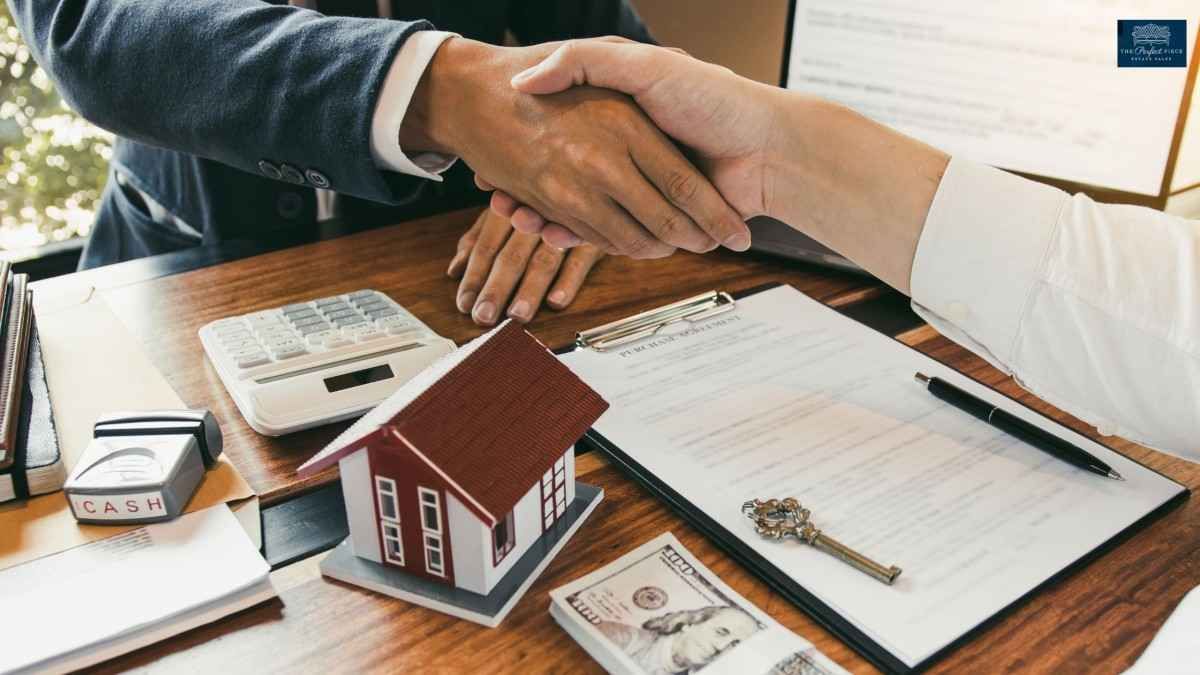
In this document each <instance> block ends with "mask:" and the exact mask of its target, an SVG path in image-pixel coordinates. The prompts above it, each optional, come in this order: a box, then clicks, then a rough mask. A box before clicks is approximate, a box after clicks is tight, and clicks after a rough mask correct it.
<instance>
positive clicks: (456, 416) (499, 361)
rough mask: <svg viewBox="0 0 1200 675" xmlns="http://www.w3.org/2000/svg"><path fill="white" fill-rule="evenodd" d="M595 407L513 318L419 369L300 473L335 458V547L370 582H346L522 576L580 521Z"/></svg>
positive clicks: (423, 582) (596, 401)
mask: <svg viewBox="0 0 1200 675" xmlns="http://www.w3.org/2000/svg"><path fill="white" fill-rule="evenodd" d="M606 408H607V404H606V403H605V402H604V401H603V399H601V398H600V396H599V395H598V394H597V393H596V392H594V391H592V389H591V388H589V387H588V386H587V385H586V384H584V383H583V382H582V381H581V380H580V379H579V378H578V377H576V376H575V374H574V373H572V372H571V371H570V370H569V369H568V368H567V367H566V366H564V365H563V364H562V363H561V362H560V361H559V360H558V359H557V358H556V357H555V356H554V355H553V354H551V353H550V352H549V351H548V350H547V349H546V348H545V347H544V346H543V345H542V344H541V343H540V342H538V341H537V340H536V339H534V338H533V337H532V336H531V335H529V334H528V333H526V332H525V331H524V329H522V328H521V327H520V326H519V325H518V324H516V323H511V322H510V323H506V324H504V325H503V326H501V327H500V328H497V329H495V330H493V331H492V332H490V333H488V334H487V335H484V336H483V337H481V338H479V339H477V340H475V341H474V342H471V343H470V344H468V345H466V346H464V347H462V348H461V349H459V350H458V351H456V352H454V353H453V354H451V355H449V356H447V357H445V358H444V359H443V360H441V361H439V362H437V363H435V364H433V365H432V366H430V367H429V369H427V370H426V371H424V372H423V373H421V374H420V375H418V376H417V377H416V378H415V379H413V380H412V381H410V382H409V383H408V384H406V385H405V386H404V387H403V388H401V389H400V390H399V391H397V392H396V393H395V394H393V395H392V396H391V397H389V398H388V399H386V400H385V401H384V402H383V403H381V404H380V405H379V406H378V407H377V408H376V409H375V410H373V411H371V412H370V413H368V414H367V415H366V416H364V417H363V418H362V419H360V420H359V421H358V422H357V423H355V424H354V425H353V426H352V427H350V428H349V429H348V430H347V431H346V432H345V433H343V434H342V435H341V436H339V437H338V438H337V439H335V440H334V442H333V443H331V444H330V445H329V446H328V447H326V448H325V449H324V450H322V451H321V452H320V453H319V454H318V455H316V456H315V457H313V458H312V459H311V460H309V461H308V462H307V463H305V464H304V465H303V466H301V467H300V469H299V472H300V473H301V474H302V475H308V474H312V473H315V472H317V471H320V470H322V469H324V468H326V467H328V466H331V465H333V464H334V463H335V462H336V463H337V464H338V465H339V468H340V470H341V479H342V490H343V493H344V494H345V501H346V515H347V520H348V521H349V525H350V536H349V538H348V540H347V542H345V543H344V548H345V549H346V553H347V554H349V553H352V555H353V556H354V557H355V558H357V559H358V561H356V562H355V564H356V565H359V568H357V569H359V574H358V575H357V576H358V577H361V573H362V572H364V571H365V570H370V573H371V574H373V575H375V576H374V577H373V578H375V579H376V581H375V582H373V583H364V580H363V579H361V578H354V579H345V580H348V581H351V582H352V583H361V585H366V586H368V587H371V588H376V589H377V590H382V591H383V592H390V593H391V594H393V595H397V596H399V597H405V598H406V599H410V600H413V601H415V602H421V599H418V598H415V597H414V596H413V593H417V594H418V595H420V594H421V592H420V591H419V590H416V591H414V589H422V588H423V589H426V591H428V589H429V584H436V585H443V586H452V587H454V588H456V589H460V590H462V591H466V592H468V593H470V594H475V595H477V596H488V595H489V594H490V593H492V592H493V590H494V589H496V588H497V585H498V584H500V582H501V581H502V580H504V579H505V578H506V575H508V574H509V573H510V571H513V570H514V569H515V568H517V567H518V565H519V563H520V562H521V561H522V560H524V561H525V562H524V567H523V568H522V570H520V571H518V573H519V574H525V573H528V574H529V575H530V576H531V578H530V579H529V581H530V582H531V581H532V577H534V576H536V573H537V572H540V569H541V568H542V567H544V565H545V564H546V563H547V562H548V561H549V558H550V557H552V556H553V554H554V553H555V552H557V548H558V547H561V545H563V544H565V540H566V538H567V537H569V536H570V533H572V532H573V531H574V528H575V527H578V525H579V524H581V521H582V517H572V518H570V521H571V522H570V523H564V522H563V521H564V520H565V519H566V518H567V517H568V516H572V515H575V514H573V513H572V512H571V507H572V505H573V504H575V503H576V500H577V497H578V494H577V489H576V485H575V470H574V469H575V467H574V444H575V442H576V441H577V440H578V439H579V438H580V437H581V436H582V435H583V434H584V432H585V431H586V430H587V429H588V427H589V426H591V424H592V423H593V422H594V421H595V420H596V419H597V418H598V417H599V416H600V414H601V413H602V412H603V411H604V410H605V409H606ZM594 493H595V491H594V489H592V491H591V492H589V495H588V499H587V500H581V502H583V503H581V504H579V507H580V509H584V510H586V511H588V512H590V507H591V506H594V504H595V502H598V501H599V496H598V494H594ZM593 496H594V497H595V499H594V500H593V499H592V497H593ZM589 505H590V506H589ZM577 510H579V509H577ZM582 515H583V516H586V513H583V514H582ZM564 535H565V536H564ZM548 542H553V543H554V544H555V546H548V545H547V544H548ZM336 553H337V551H335V555H336ZM363 561H366V562H369V563H373V564H374V566H375V567H373V566H372V565H369V564H368V565H366V566H365V567H362V564H363ZM327 573H328V571H327ZM396 573H402V574H401V575H397V574H396ZM329 576H334V577H336V578H343V577H344V576H346V575H345V574H342V575H339V574H338V573H336V572H335V573H333V574H329ZM379 580H384V581H379ZM508 581H509V583H507V584H505V585H506V586H513V585H514V584H513V583H512V582H513V581H514V579H511V578H510V579H509V580H508ZM516 581H523V579H521V580H516ZM381 584H382V585H383V586H386V587H387V588H377V586H379V585H381ZM517 585H521V586H527V585H528V583H525V584H517ZM522 590H523V589H522ZM393 591H395V592H393ZM429 594H430V593H429V592H426V593H425V595H429ZM433 595H435V596H437V597H438V598H440V600H439V601H440V602H444V601H445V599H446V597H447V596H446V595H445V594H444V593H441V594H439V593H433ZM422 604H429V603H424V602H423V603H422ZM430 606H433V605H430ZM438 608H439V609H443V610H445V611H451V613H456V614H458V613H459V612H454V611H452V610H450V609H448V608H446V607H441V606H439V607H438Z"/></svg>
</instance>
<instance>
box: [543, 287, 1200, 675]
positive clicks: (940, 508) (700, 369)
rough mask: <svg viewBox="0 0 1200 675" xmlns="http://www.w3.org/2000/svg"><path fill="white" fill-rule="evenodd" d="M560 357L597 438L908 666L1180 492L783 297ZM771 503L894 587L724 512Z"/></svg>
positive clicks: (800, 300)
mask: <svg viewBox="0 0 1200 675" xmlns="http://www.w3.org/2000/svg"><path fill="white" fill-rule="evenodd" d="M563 359H564V361H565V362H566V363H567V364H568V365H569V366H570V367H571V368H572V369H573V370H574V371H575V372H576V373H577V374H578V375H579V376H580V377H581V378H583V380H584V381H586V382H587V383H588V384H589V385H591V386H592V387H593V388H594V389H596V390H597V391H598V392H600V394H601V395H602V396H604V398H605V399H607V400H608V401H609V403H610V404H611V408H610V409H609V410H608V412H606V413H605V414H604V415H603V416H602V417H601V418H600V420H599V421H598V422H597V423H596V425H595V428H596V429H597V431H599V432H600V433H601V434H602V435H604V436H605V437H606V438H607V439H609V440H610V441H612V442H613V443H614V444H616V445H617V446H618V447H620V448H621V449H622V450H623V451H625V452H626V453H628V454H629V455H630V456H631V457H632V458H633V459H634V460H635V461H636V462H638V463H640V464H641V465H642V466H644V467H645V468H646V469H648V470H649V471H650V472H651V473H653V474H654V475H656V476H658V477H659V478H660V479H662V480H664V481H665V482H666V483H667V484H669V485H671V486H672V487H673V488H674V489H675V490H677V491H678V492H680V493H681V494H682V495H683V496H684V498H686V499H687V500H689V501H691V502H692V503H693V504H694V505H696V506H697V507H699V508H701V509H703V510H704V511H705V512H707V513H708V514H709V515H710V516H711V517H713V518H714V519H716V520H717V521H718V522H719V523H720V524H721V525H723V526H724V527H725V528H726V529H728V530H729V531H730V532H733V533H735V534H737V535H738V536H740V537H741V538H742V539H743V540H745V541H746V542H747V543H750V544H751V545H753V546H755V547H756V549H757V550H758V551H759V552H761V553H762V554H763V555H764V556H766V557H767V559H768V560H769V561H770V562H772V563H773V564H775V565H776V566H778V567H779V568H780V569H782V570H783V571H784V572H786V573H787V574H788V575H789V576H791V577H793V578H794V579H796V580H797V581H798V582H799V583H800V584H801V585H802V586H804V587H805V588H807V589H808V590H809V591H811V592H812V593H814V594H815V595H817V596H818V597H819V598H820V599H821V600H823V601H824V602H826V603H827V604H829V605H830V606H831V607H833V608H834V609H835V610H837V611H839V612H840V613H842V614H843V615H844V616H845V617H847V618H848V619H850V620H851V621H852V622H853V623H854V624H855V625H856V626H858V627H859V628H860V629H861V630H863V631H864V632H865V633H867V634H868V635H870V636H871V637H872V638H873V639H875V640H876V641H877V642H879V643H880V644H881V645H883V646H884V647H885V648H887V649H888V650H889V651H891V652H892V653H893V654H895V655H896V656H897V657H898V658H900V659H901V660H903V661H904V662H906V663H908V664H910V665H913V664H916V663H918V662H920V661H922V660H923V659H925V658H926V657H928V656H930V655H931V654H933V653H934V652H935V651H937V650H938V649H939V648H941V647H943V646H945V645H946V644H948V643H950V642H951V641H953V640H954V639H955V638H956V637H958V636H960V635H962V634H963V633H965V632H967V631H968V630H969V629H971V628H972V627H974V626H976V625H977V624H979V623H981V622H982V621H984V620H985V619H987V618H988V617H990V616H991V615H993V614H994V613H996V612H997V611H998V610H1000V609H1002V608H1003V607H1005V606H1006V605H1008V604H1009V603H1011V602H1013V601H1014V600H1016V599H1018V598H1019V597H1021V596H1022V595H1024V594H1025V593H1026V592H1028V591H1029V590H1030V589H1032V588H1034V587H1035V586H1036V585H1037V584H1038V583H1040V582H1042V581H1043V580H1045V579H1047V578H1048V577H1050V576H1052V575H1053V574H1055V573H1057V572H1058V571H1060V570H1061V569H1063V568H1065V567H1067V566H1068V565H1069V564H1070V563H1071V562H1073V561H1075V560H1077V559H1078V558H1080V557H1082V556H1084V555H1086V554H1087V553H1088V552H1090V551H1091V550H1093V549H1094V548H1096V547H1097V546H1099V545H1100V544H1101V543H1102V542H1104V541H1106V540H1107V539H1108V538H1110V537H1112V536H1113V535H1115V534H1117V533H1118V532H1120V531H1121V530H1122V529H1124V528H1125V527H1127V526H1128V525H1130V524H1131V523H1133V522H1135V521H1136V520H1138V519H1139V518H1141V517H1142V516H1144V515H1145V514H1147V513H1149V512H1150V511H1152V510H1153V509H1154V508H1155V507H1156V506H1158V505H1160V504H1162V503H1164V502H1166V501H1167V500H1169V499H1170V498H1171V496H1173V495H1175V494H1177V493H1178V492H1180V491H1181V490H1182V489H1183V488H1182V487H1181V486H1179V485H1177V484H1175V483H1174V482H1172V481H1170V480H1168V479H1166V478H1163V477H1161V476H1159V475H1158V474H1156V473H1154V472H1152V471H1150V470H1148V469H1145V468H1143V467H1141V466H1140V465H1138V464H1136V463H1134V462H1131V461H1129V460H1126V459H1125V458H1124V457H1122V456H1120V455H1119V454H1117V453H1114V452H1112V451H1110V450H1108V449H1106V448H1104V447H1103V446H1100V445H1098V444H1096V443H1092V442H1091V441H1088V440H1087V439H1086V438H1084V437H1083V436H1079V435H1078V434H1074V433H1072V432H1070V431H1068V430H1066V429H1064V428H1062V427H1059V426H1057V425H1054V424H1053V423H1052V422H1049V421H1048V420H1045V419H1044V418H1042V417H1041V416H1040V415H1038V414H1037V413H1034V412H1032V411H1029V410H1027V409H1025V408H1024V407H1023V406H1020V405H1018V404H1015V403H1012V402H1011V401H1008V400H1007V399H1005V398H1004V397H1003V396H1001V395H999V394H996V393H995V392H992V391H991V390H989V389H987V388H986V387H983V386H980V385H978V384H975V383H974V382H972V381H970V380H969V379H967V378H965V377H963V376H961V375H959V374H958V373H956V372H955V371H953V370H951V369H949V368H946V367H944V366H941V365H940V364H937V363H936V362H934V361H932V360H931V359H929V358H927V357H925V356H923V355H921V354H919V353H917V352H915V351H913V350H911V349H909V348H908V347H905V346H904V345H902V344H900V343H898V342H895V341H894V340H892V339H890V338H888V337H886V336H884V335H881V334H879V333H876V332H874V331H872V330H870V329H869V328H866V327H865V326H862V325H861V324H858V323H857V322H855V321H853V320H851V319H848V318H846V317H843V316H841V315H840V314H838V313H837V312H835V311H833V310H831V309H828V308H826V307H824V306H822V305H820V304H819V303H817V302H815V301H813V300H811V299H809V298H808V297H806V296H804V295H803V294H801V293H799V292H798V291H796V290H795V289H793V288H791V287H787V286H784V287H779V288H776V289H772V290H770V291H766V292H763V293H759V294H757V295H754V296H751V297H749V298H746V299H743V300H739V301H738V307H737V309H736V310H735V311H734V312H733V313H731V314H726V315H722V316H720V317H715V318H713V319H711V320H709V321H706V322H704V323H701V324H698V325H691V326H687V327H685V328H682V329H677V330H675V331H671V332H668V333H667V334H665V335H660V336H658V337H656V338H653V339H650V340H646V341H643V342H641V343H638V344H635V345H631V346H629V347H626V348H623V349H621V350H619V351H614V352H609V353H598V352H593V351H575V352H572V353H570V354H568V355H565V356H564V357H563ZM918 370H919V371H921V372H924V373H926V374H928V375H934V376H938V377H941V378H943V379H946V380H948V381H950V382H952V383H954V384H956V385H958V386H960V387H962V388H963V389H966V390H968V391H971V392H972V393H974V394H976V395H977V396H981V397H983V398H986V399H989V400H993V401H996V402H998V403H999V404H1001V405H1004V407H1005V409H1007V410H1009V411H1011V412H1013V413H1015V414H1018V415H1020V416H1022V417H1024V418H1025V419H1027V420H1030V421H1031V422H1033V423H1035V424H1038V425H1040V426H1043V427H1046V428H1055V429H1056V430H1058V431H1061V432H1062V434H1063V435H1064V436H1065V437H1067V438H1068V439H1069V440H1071V441H1072V442H1074V443H1077V444H1079V445H1080V446H1082V447H1085V448H1087V449H1088V450H1089V451H1091V452H1093V453H1094V454H1096V455H1097V456H1099V457H1101V458H1102V459H1104V460H1105V461H1106V462H1108V463H1109V464H1110V465H1112V466H1113V468H1115V469H1116V470H1117V471H1119V472H1120V473H1121V474H1123V475H1124V476H1125V477H1126V478H1127V479H1128V480H1127V481H1126V482H1118V481H1113V480H1109V479H1106V478H1103V477H1100V476H1097V475H1094V474H1091V473H1087V472H1084V471H1081V470H1079V469H1076V468H1074V467H1072V466H1069V465H1067V464H1065V463H1063V462H1061V461H1058V460H1055V459H1053V458H1051V457H1049V456H1048V455H1046V454H1044V453H1042V452H1040V451H1038V450H1036V449H1034V448H1032V447H1029V446H1026V445H1024V444H1021V443H1019V442H1017V441H1015V440H1014V439H1012V438H1011V437H1008V436H1006V435H1004V434H1002V433H999V432H997V431H996V430H995V429H993V428H992V427H990V426H988V425H986V424H984V423H982V422H979V421H977V420H975V419H974V418H972V417H970V416H969V415H967V414H966V413H963V412H961V411H959V410H957V409H955V408H952V407H949V406H947V405H945V404H943V403H942V402H941V401H939V400H938V399H935V398H934V397H933V396H932V395H930V394H929V393H928V392H927V391H925V390H924V389H923V388H922V387H921V386H920V385H919V384H918V383H917V382H915V381H914V379H913V374H914V373H915V372H917V371H918ZM773 496H774V497H786V496H795V497H797V498H798V499H800V501H801V502H802V503H803V504H804V505H805V506H806V507H808V508H811V509H812V512H813V518H814V522H815V523H816V524H817V526H818V527H820V528H822V529H823V530H824V531H825V532H826V533H828V534H829V535H830V536H832V537H834V538H836V539H838V540H840V541H842V542H843V543H845V544H847V545H849V546H851V547H853V548H855V549H857V550H859V551H861V552H862V553H864V554H866V555H868V556H870V557H873V558H874V559H876V560H877V561H879V562H880V563H883V564H885V565H893V564H894V565H897V566H899V567H901V568H903V570H904V573H903V575H902V576H901V577H900V579H899V580H898V581H897V583H896V585H894V586H892V587H888V586H885V585H883V584H880V583H879V582H877V581H874V580H872V579H870V578H869V577H866V576H864V575H863V574H862V573H860V572H858V571H856V570H854V569H852V568H850V567H849V566H847V565H845V564H844V563H841V562H839V561H837V560H836V559H834V558H832V557H831V556H828V555H825V554H823V553H821V552H819V551H817V550H815V549H813V548H811V547H807V546H803V545H800V544H795V543H786V544H781V543H771V542H764V541H761V540H759V539H758V537H757V535H756V534H755V533H754V532H753V529H752V527H751V523H750V522H749V521H748V520H746V519H745V517H744V516H743V515H742V514H741V513H740V511H739V506H740V504H741V503H742V502H743V501H745V500H747V499H752V498H756V497H758V498H768V497H773Z"/></svg>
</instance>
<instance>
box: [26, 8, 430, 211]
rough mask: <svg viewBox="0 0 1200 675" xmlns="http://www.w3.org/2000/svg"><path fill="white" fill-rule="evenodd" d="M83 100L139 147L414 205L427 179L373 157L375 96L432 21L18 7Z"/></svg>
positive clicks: (34, 44) (87, 112)
mask: <svg viewBox="0 0 1200 675" xmlns="http://www.w3.org/2000/svg"><path fill="white" fill-rule="evenodd" d="M9 3H10V6H11V7H12V10H13V15H14V16H15V17H16V19H17V22H18V24H19V27H20V29H21V32H22V34H23V35H24V36H25V39H26V41H27V43H28V44H29V47H30V49H31V50H32V51H33V53H34V56H35V58H36V60H37V61H38V63H40V64H41V65H42V67H43V68H45V69H46V71H47V72H48V73H49V74H50V76H51V77H52V78H53V79H54V81H55V82H56V84H57V85H58V87H59V91H60V93H61V94H62V96H63V97H64V99H66V101H67V102H68V103H69V104H70V105H71V107H72V108H74V109H75V110H77V111H79V113H80V114H82V115H83V116H84V117H85V118H87V119H89V120H90V121H92V122H93V123H95V124H97V125H99V126H101V127H104V128H106V129H108V130H110V131H113V132H115V133H117V134H120V135H121V136H124V137H126V138H130V139H132V140H135V141H138V142H141V143H146V144H150V145H156V146H159V147H163V148H168V149H171V150H177V151H180V152H185V153H189V154H193V155H198V156H200V157H205V158H209V159H213V160H216V161H219V162H222V163H225V164H229V165H231V166H234V167H237V168H239V169H242V170H245V171H248V172H252V173H256V174H257V173H258V169H257V165H258V163H259V161H261V160H267V161H269V162H272V163H276V164H279V163H287V164H291V165H293V166H296V167H300V168H301V170H305V169H315V170H317V171H319V172H321V173H322V174H324V175H325V176H326V177H327V178H328V179H329V181H330V183H331V185H330V187H331V189H334V190H336V191H338V192H342V193H345V194H351V195H355V196H358V197H363V198H365V199H371V200H374V201H378V202H386V203H393V204H395V203H402V202H404V201H408V200H409V199H411V198H412V197H413V196H414V194H415V192H416V189H417V186H418V185H419V182H420V179H418V178H413V177H411V176H404V175H401V174H397V173H392V172H388V171H384V170H381V169H379V168H377V167H376V166H375V164H374V161H373V160H372V158H371V151H370V135H371V119H372V116H373V115H374V109H375V101H376V98H377V96H378V92H379V90H380V88H381V86H382V83H383V80H384V78H385V77H386V76H387V72H388V68H389V67H390V66H391V63H392V59H393V58H394V56H395V54H396V52H397V51H398V50H399V49H400V47H401V45H403V43H404V41H405V40H406V39H407V38H408V37H409V36H411V35H412V34H413V33H414V32H416V31H419V30H424V29H429V28H432V26H431V25H430V24H428V23H426V22H422V21H416V22H404V21H387V20H381V19H360V18H350V17H326V16H323V15H321V14H318V13H316V12H312V11H308V10H303V9H298V8H294V7H288V6H276V5H268V4H266V3H263V2H258V1H257V0H223V1H220V2H195V1H194V0H183V1H180V0H139V1H137V2H129V1H122V0H57V1H52V0H9Z"/></svg>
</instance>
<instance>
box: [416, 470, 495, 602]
mask: <svg viewBox="0 0 1200 675" xmlns="http://www.w3.org/2000/svg"><path fill="white" fill-rule="evenodd" d="M445 495H446V519H447V520H448V521H450V522H449V523H448V525H449V529H450V559H451V562H452V565H453V567H454V585H455V586H458V587H459V588H462V589H465V590H468V591H471V592H473V593H479V594H480V595H487V593H488V591H490V590H491V588H490V587H489V586H488V585H487V574H486V572H484V567H485V566H487V567H490V566H491V564H492V549H491V548H490V547H491V532H490V531H489V530H488V529H487V528H486V527H484V525H483V523H482V522H480V520H479V519H478V518H476V517H475V514H474V513H471V511H470V510H468V509H467V507H465V506H463V505H462V502H460V501H458V499H456V498H455V497H454V495H453V494H451V493H450V492H446V493H445ZM421 555H424V552H422V553H421Z"/></svg>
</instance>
